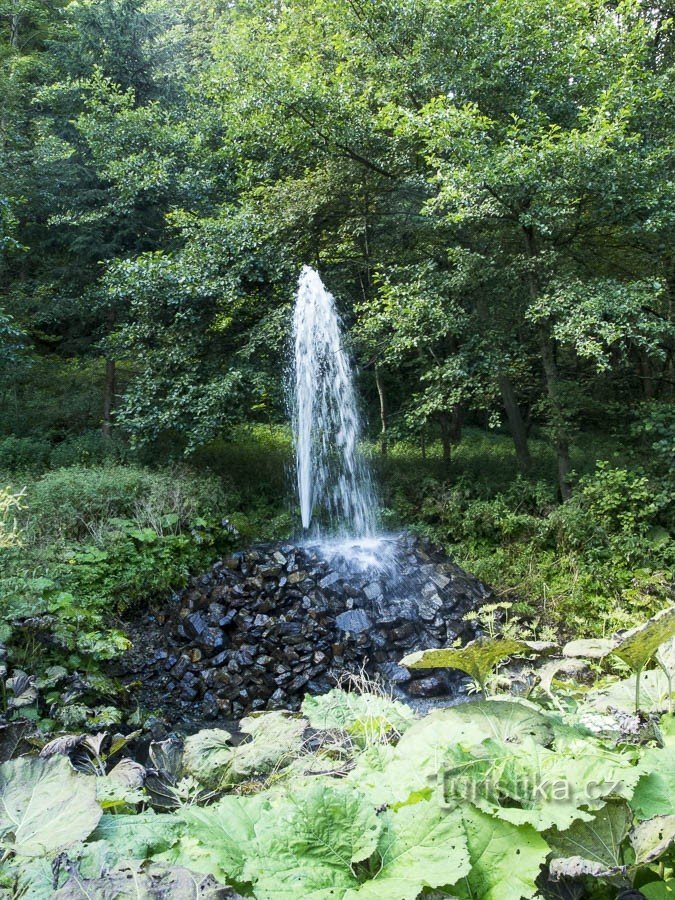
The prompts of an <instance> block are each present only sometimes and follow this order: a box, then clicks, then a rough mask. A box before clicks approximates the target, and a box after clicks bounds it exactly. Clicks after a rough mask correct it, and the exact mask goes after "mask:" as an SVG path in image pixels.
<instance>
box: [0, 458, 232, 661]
mask: <svg viewBox="0 0 675 900" xmlns="http://www.w3.org/2000/svg"><path fill="white" fill-rule="evenodd" d="M225 504H226V499H225V496H224V494H223V492H222V491H221V489H220V486H219V484H218V483H217V482H215V481H214V480H213V479H209V478H207V477H198V476H195V475H190V474H189V473H187V472H182V471H178V470H175V471H165V472H152V471H150V470H146V469H141V468H137V467H136V468H134V467H129V466H126V467H122V466H107V467H95V466H92V467H83V466H73V467H70V468H64V469H58V470H56V471H51V472H48V473H46V474H45V475H43V476H42V477H40V478H37V479H35V480H33V481H31V482H29V484H28V486H27V500H26V503H25V504H24V508H23V509H20V510H19V509H18V508H17V510H16V519H17V523H18V525H19V526H20V527H21V532H22V546H21V548H19V549H14V550H10V551H9V552H6V553H5V554H4V555H3V559H2V562H1V568H0V584H1V585H2V591H3V598H4V603H3V609H2V618H3V621H4V622H8V623H16V622H17V620H19V621H20V620H21V619H24V618H30V619H31V621H32V624H31V625H30V626H29V627H28V628H27V629H25V630H24V629H22V628H20V627H16V628H15V631H14V635H13V637H12V641H11V650H12V653H13V654H14V655H15V657H16V658H18V659H21V657H22V654H24V653H28V654H29V655H30V653H31V652H33V653H34V652H36V647H35V646H34V645H33V644H32V641H33V640H34V634H35V633H37V635H38V636H39V639H40V641H44V642H45V643H46V644H51V646H52V648H58V650H57V652H58V653H60V654H61V655H62V658H63V659H68V660H69V664H70V665H72V666H78V665H81V664H86V665H87V666H88V667H91V666H92V665H94V666H95V665H97V663H98V662H100V661H102V660H106V659H110V658H112V657H114V656H116V655H117V654H118V653H119V652H120V651H121V650H124V649H125V648H126V647H127V640H126V638H124V636H123V634H122V633H121V632H120V631H119V630H118V629H116V628H115V627H114V620H113V619H112V618H111V614H112V616H115V615H119V614H120V613H122V612H123V611H125V610H127V609H130V608H132V607H134V606H135V605H138V604H140V603H142V602H148V601H151V600H154V599H156V598H159V597H162V596H165V595H166V594H167V593H168V592H169V591H171V590H174V589H176V588H177V587H180V586H181V585H183V584H185V583H186V581H187V578H188V577H189V575H190V574H191V573H193V572H197V571H199V570H201V569H203V568H206V567H207V566H208V565H209V564H210V563H211V561H212V560H213V558H214V557H215V556H217V555H218V554H219V553H223V552H226V551H227V550H229V549H231V547H232V540H233V532H232V529H231V527H230V526H229V524H228V523H226V522H224V521H223V520H222V514H223V512H224V511H225ZM33 617H38V618H37V619H35V618H33ZM49 634H51V636H52V637H51V640H50V639H49V638H48V635H49ZM31 647H32V648H33V649H32V651H31V649H30V648H31ZM44 652H45V651H43V653H44ZM53 652H54V649H53V650H52V653H53ZM48 655H49V654H47V656H48Z"/></svg>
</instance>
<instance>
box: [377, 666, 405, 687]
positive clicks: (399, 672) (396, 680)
mask: <svg viewBox="0 0 675 900" xmlns="http://www.w3.org/2000/svg"><path fill="white" fill-rule="evenodd" d="M378 669H379V670H380V672H381V673H382V675H384V677H385V678H386V680H387V681H391V682H392V684H405V683H406V682H407V681H410V672H409V671H408V669H406V668H405V667H404V666H399V665H397V664H396V663H394V662H382V663H380V664H379V665H378Z"/></svg>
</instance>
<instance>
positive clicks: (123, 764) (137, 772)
mask: <svg viewBox="0 0 675 900" xmlns="http://www.w3.org/2000/svg"><path fill="white" fill-rule="evenodd" d="M108 778H111V779H112V780H113V781H118V782H119V783H120V784H123V785H126V787H130V788H142V787H143V784H144V782H145V766H142V765H141V764H140V763H137V762H135V761H134V760H133V759H121V760H120V761H119V762H118V763H117V765H116V766H113V768H112V769H111V770H110V771H109V772H108Z"/></svg>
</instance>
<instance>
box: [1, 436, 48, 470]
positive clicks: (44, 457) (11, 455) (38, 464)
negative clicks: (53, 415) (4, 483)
mask: <svg viewBox="0 0 675 900" xmlns="http://www.w3.org/2000/svg"><path fill="white" fill-rule="evenodd" d="M50 451H51V445H50V443H49V441H46V440H41V439H40V438H30V437H16V436H15V435H10V436H9V437H6V438H3V439H2V440H0V471H5V472H43V471H44V470H45V469H46V468H47V462H48V460H49V454H50Z"/></svg>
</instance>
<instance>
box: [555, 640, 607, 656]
mask: <svg viewBox="0 0 675 900" xmlns="http://www.w3.org/2000/svg"><path fill="white" fill-rule="evenodd" d="M617 643H618V641H617V639H616V638H580V639H579V640H576V641H568V643H567V644H565V646H564V647H563V651H562V652H563V656H567V657H571V658H575V657H578V658H586V659H603V658H604V657H605V656H607V655H608V654H610V653H611V652H612V650H614V648H615V647H616V646H617Z"/></svg>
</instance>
